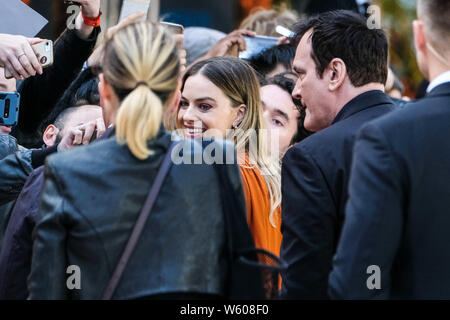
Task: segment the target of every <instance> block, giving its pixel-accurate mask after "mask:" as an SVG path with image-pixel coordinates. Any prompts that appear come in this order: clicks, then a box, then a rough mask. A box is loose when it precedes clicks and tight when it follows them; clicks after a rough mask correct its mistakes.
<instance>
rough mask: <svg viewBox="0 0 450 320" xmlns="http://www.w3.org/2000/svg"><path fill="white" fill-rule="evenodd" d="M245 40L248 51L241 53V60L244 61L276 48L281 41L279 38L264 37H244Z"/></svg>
mask: <svg viewBox="0 0 450 320" xmlns="http://www.w3.org/2000/svg"><path fill="white" fill-rule="evenodd" d="M244 39H245V43H246V50H245V51H241V52H239V58H240V59H244V60H248V59H250V58H251V57H253V56H255V55H257V54H259V53H261V52H262V51H264V50H266V49H269V48H272V47H275V46H276V45H277V43H278V40H279V39H278V38H273V37H264V36H256V37H247V36H244Z"/></svg>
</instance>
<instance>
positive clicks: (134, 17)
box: [118, 12, 146, 27]
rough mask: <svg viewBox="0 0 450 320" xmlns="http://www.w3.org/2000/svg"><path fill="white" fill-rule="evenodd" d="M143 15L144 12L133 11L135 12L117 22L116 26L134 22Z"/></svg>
mask: <svg viewBox="0 0 450 320" xmlns="http://www.w3.org/2000/svg"><path fill="white" fill-rule="evenodd" d="M145 15H146V13H145V12H135V13H133V14H131V15H129V16H128V17H126V18H125V19H123V20H122V21H121V22H120V23H119V24H118V26H121V27H123V26H127V25H129V24H130V23H133V22H135V21H136V20H139V19H140V18H142V17H144V16H145Z"/></svg>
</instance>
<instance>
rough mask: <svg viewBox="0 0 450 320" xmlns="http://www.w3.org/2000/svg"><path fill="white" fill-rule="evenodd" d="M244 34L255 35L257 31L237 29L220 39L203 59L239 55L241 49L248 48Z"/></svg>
mask: <svg viewBox="0 0 450 320" xmlns="http://www.w3.org/2000/svg"><path fill="white" fill-rule="evenodd" d="M244 35H246V36H249V37H254V36H256V33H255V32H253V31H248V30H235V31H233V32H231V33H230V34H228V35H227V36H226V37H225V38H223V39H221V40H219V42H217V43H216V45H215V46H214V47H212V48H211V50H209V52H208V53H207V54H206V55H205V56H204V57H203V58H202V59H201V60H205V59H209V58H214V57H222V56H234V57H237V56H238V54H239V51H245V50H246V48H247V45H246V43H245V39H244V37H243V36H244Z"/></svg>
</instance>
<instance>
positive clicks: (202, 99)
mask: <svg viewBox="0 0 450 320" xmlns="http://www.w3.org/2000/svg"><path fill="white" fill-rule="evenodd" d="M204 100H211V101H214V102H216V100H215V99H214V98H211V97H203V98H198V99H195V101H204Z"/></svg>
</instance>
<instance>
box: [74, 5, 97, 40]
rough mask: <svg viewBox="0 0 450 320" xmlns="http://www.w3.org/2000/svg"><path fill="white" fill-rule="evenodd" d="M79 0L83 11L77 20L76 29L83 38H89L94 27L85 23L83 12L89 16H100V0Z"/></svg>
mask: <svg viewBox="0 0 450 320" xmlns="http://www.w3.org/2000/svg"><path fill="white" fill-rule="evenodd" d="M77 2H78V3H80V4H81V12H80V14H79V15H78V17H77V18H76V20H75V30H77V33H78V36H79V37H80V38H81V39H87V38H89V36H90V35H91V34H92V31H93V30H94V28H93V27H91V26H88V25H86V24H85V23H84V20H83V17H82V16H81V13H83V15H84V16H85V17H88V18H95V17H98V16H99V14H100V0H77Z"/></svg>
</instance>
